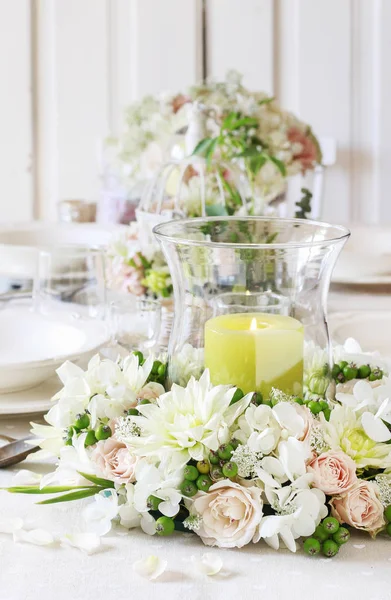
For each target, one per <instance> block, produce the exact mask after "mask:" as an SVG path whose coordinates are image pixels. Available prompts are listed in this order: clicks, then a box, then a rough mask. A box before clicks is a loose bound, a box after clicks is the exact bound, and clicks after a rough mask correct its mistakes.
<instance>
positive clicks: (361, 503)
mask: <svg viewBox="0 0 391 600" xmlns="http://www.w3.org/2000/svg"><path fill="white" fill-rule="evenodd" d="M330 504H331V514H332V515H333V517H335V518H336V519H338V521H339V522H340V523H347V524H348V525H351V526H352V527H355V528H356V529H363V530H364V531H368V532H369V533H370V534H371V535H372V536H375V535H376V534H377V533H378V532H379V531H381V530H382V529H383V528H384V527H385V524H386V522H385V520H384V507H383V505H382V503H381V501H380V499H379V491H378V487H377V485H376V483H373V482H372V481H363V480H360V481H358V482H357V483H356V484H355V485H354V486H353V487H352V488H351V489H350V490H349V491H348V492H347V493H346V494H342V495H340V496H335V497H334V498H333V499H332V501H331V502H330Z"/></svg>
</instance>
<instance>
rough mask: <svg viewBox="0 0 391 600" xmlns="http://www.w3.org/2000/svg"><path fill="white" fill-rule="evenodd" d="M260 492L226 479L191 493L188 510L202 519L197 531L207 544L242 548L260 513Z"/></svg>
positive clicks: (253, 533)
mask: <svg viewBox="0 0 391 600" xmlns="http://www.w3.org/2000/svg"><path fill="white" fill-rule="evenodd" d="M261 494H262V491H261V490H260V489H259V488H255V487H247V488H246V487H243V486H241V485H239V484H238V483H235V482H233V481H229V480H223V481H219V482H218V483H215V484H213V485H212V486H211V487H210V489H209V492H208V493H204V492H199V493H198V494H196V496H194V500H193V503H192V507H191V513H192V514H196V515H198V516H200V517H201V518H202V523H201V526H200V529H199V530H197V534H198V535H199V536H200V538H201V539H202V541H203V542H204V544H206V545H207V546H218V547H219V548H241V547H242V546H244V545H245V544H248V543H249V542H251V540H252V539H253V537H254V535H255V533H256V530H257V528H258V526H259V523H260V521H261V519H262V516H263V511H262V500H261Z"/></svg>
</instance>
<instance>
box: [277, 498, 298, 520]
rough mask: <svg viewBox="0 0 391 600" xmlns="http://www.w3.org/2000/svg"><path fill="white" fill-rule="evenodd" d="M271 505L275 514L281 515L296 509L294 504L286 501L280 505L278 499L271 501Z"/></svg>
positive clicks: (291, 512)
mask: <svg viewBox="0 0 391 600" xmlns="http://www.w3.org/2000/svg"><path fill="white" fill-rule="evenodd" d="M271 507H272V509H273V510H274V511H275V512H276V513H277V514H279V515H281V516H285V515H291V514H293V513H294V512H295V510H296V506H295V505H294V504H292V503H290V502H288V503H287V504H285V505H284V506H281V504H280V503H279V502H278V500H276V501H275V502H272V504H271Z"/></svg>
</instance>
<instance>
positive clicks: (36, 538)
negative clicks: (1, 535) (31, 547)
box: [13, 529, 54, 546]
mask: <svg viewBox="0 0 391 600" xmlns="http://www.w3.org/2000/svg"><path fill="white" fill-rule="evenodd" d="M13 533H14V542H27V543H28V544H35V545H37V546H49V545H50V544H53V542H54V536H53V535H52V534H51V533H50V531H46V530H45V529H31V530H30V531H26V530H25V529H18V530H17V531H14V532H13Z"/></svg>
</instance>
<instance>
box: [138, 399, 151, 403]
mask: <svg viewBox="0 0 391 600" xmlns="http://www.w3.org/2000/svg"><path fill="white" fill-rule="evenodd" d="M138 403H139V404H151V401H150V400H147V399H146V398H141V400H139V401H138Z"/></svg>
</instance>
